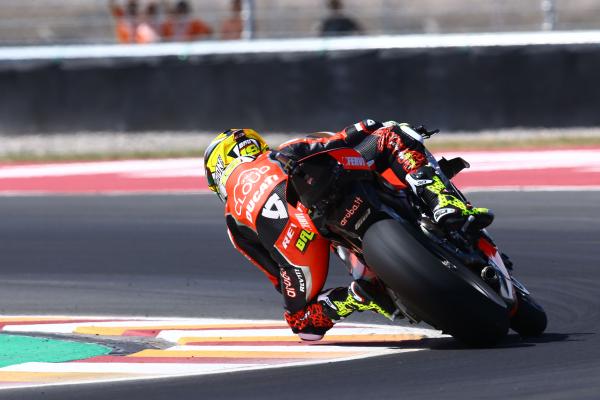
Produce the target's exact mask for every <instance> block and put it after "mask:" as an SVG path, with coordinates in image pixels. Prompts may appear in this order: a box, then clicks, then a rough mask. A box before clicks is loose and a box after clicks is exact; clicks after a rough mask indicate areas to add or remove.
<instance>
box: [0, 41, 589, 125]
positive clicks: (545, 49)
mask: <svg viewBox="0 0 600 400" xmlns="http://www.w3.org/2000/svg"><path fill="white" fill-rule="evenodd" d="M599 43H600V31H588V32H550V33H545V32H539V33H537V32H536V33H502V34H479V35H475V34H463V35H407V36H389V37H359V38H337V39H295V40H260V41H258V40H257V41H231V42H198V43H191V44H179V43H170V44H159V45H138V46H119V45H114V46H107V45H104V46H62V47H52V46H50V47H30V48H3V49H0V132H4V133H18V132H56V131H60V132H70V131H81V130H90V131H92V130H93V131H99V130H107V131H108V130H110V131H141V130H144V131H148V130H163V129H169V130H219V129H222V128H224V127H230V126H253V127H256V128H258V129H261V130H266V131H271V130H272V131H292V132H294V131H308V130H315V129H321V130H322V129H327V130H335V129H337V128H339V127H340V126H343V125H345V124H347V123H350V122H352V121H354V120H355V119H357V118H362V117H367V116H368V117H372V118H385V119H390V118H395V119H401V120H408V121H415V122H416V121H421V122H424V123H427V124H429V125H431V126H439V127H442V128H445V129H451V130H458V129H461V130H477V129H481V128H501V127H512V126H590V125H597V124H599V123H600V113H598V112H597V105H598V104H600V101H599V100H600V91H598V90H597V89H596V88H598V87H600V76H598V74H597V71H598V70H599V68H600V46H598V44H599Z"/></svg>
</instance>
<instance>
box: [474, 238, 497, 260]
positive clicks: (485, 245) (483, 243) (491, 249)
mask: <svg viewBox="0 0 600 400" xmlns="http://www.w3.org/2000/svg"><path fill="white" fill-rule="evenodd" d="M477 245H478V246H479V249H480V250H481V251H483V254H485V255H486V256H488V257H490V258H492V257H494V256H495V255H496V253H497V252H498V249H497V248H496V246H494V245H493V244H491V243H490V242H489V241H488V240H486V239H484V238H480V239H479V242H478V243H477Z"/></svg>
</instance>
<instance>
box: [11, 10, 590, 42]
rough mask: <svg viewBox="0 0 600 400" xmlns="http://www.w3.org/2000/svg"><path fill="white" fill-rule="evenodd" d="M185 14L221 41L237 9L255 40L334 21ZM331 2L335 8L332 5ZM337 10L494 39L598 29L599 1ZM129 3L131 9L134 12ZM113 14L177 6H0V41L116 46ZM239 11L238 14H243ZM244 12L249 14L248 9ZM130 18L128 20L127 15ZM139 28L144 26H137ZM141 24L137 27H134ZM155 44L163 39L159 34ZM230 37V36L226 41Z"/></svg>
mask: <svg viewBox="0 0 600 400" xmlns="http://www.w3.org/2000/svg"><path fill="white" fill-rule="evenodd" d="M185 3H186V4H187V7H188V8H189V10H190V14H191V15H193V16H195V17H196V18H198V19H201V20H202V21H203V22H204V23H206V24H207V26H209V27H211V28H212V29H213V32H212V33H210V34H208V35H206V37H203V39H207V40H215V39H221V38H223V36H224V35H222V34H221V33H222V32H221V30H220V29H219V28H220V27H221V26H222V25H223V22H224V21H226V20H228V19H231V17H232V16H233V15H234V14H235V12H234V11H233V10H234V9H235V8H236V7H238V8H241V9H244V8H246V9H247V8H248V7H252V9H253V10H252V14H253V15H252V23H253V36H254V37H256V38H291V37H315V36H319V35H320V34H321V31H320V29H319V28H320V27H321V23H322V21H324V20H325V19H327V18H328V17H329V16H330V14H331V3H332V2H330V1H326V0H303V1H301V2H300V1H293V0H254V1H239V2H237V3H240V4H239V5H237V6H236V4H235V3H236V1H233V2H232V1H230V0H211V1H206V0H188V1H187V2H185ZM334 3H335V2H334ZM338 3H340V6H341V7H340V9H341V10H343V12H344V13H345V14H347V16H348V17H349V18H352V19H353V20H354V21H355V22H356V23H358V24H359V25H360V27H361V33H363V34H366V35H381V34H386V35H395V34H406V33H444V32H446V33H449V32H499V31H526V30H530V31H532V30H540V29H560V30H566V29H594V28H597V27H598V25H599V24H600V2H599V1H597V0H569V1H565V0H562V1H561V0H420V1H414V0H366V1H365V0H345V1H340V2H338ZM132 4H135V5H134V6H132ZM115 7H122V9H123V12H124V13H125V14H127V11H128V10H131V9H132V7H133V8H135V13H133V15H134V16H135V17H136V18H138V19H140V20H150V21H149V22H150V24H151V25H153V26H154V27H156V26H158V25H161V24H163V23H164V22H165V20H167V19H168V18H169V17H170V15H171V14H173V12H174V11H175V10H176V8H177V7H178V2H177V1H175V0H170V1H151V0H139V1H134V2H129V1H127V0H125V1H115V2H112V3H111V2H108V1H107V0H23V1H10V0H1V1H0V42H1V43H2V44H4V45H25V44H66V43H71V44H72V43H114V42H115V41H119V40H120V39H122V38H119V37H118V36H117V35H116V34H115V29H116V25H117V24H118V23H119V21H118V18H115V17H114V9H115ZM241 11H243V10H241ZM247 11H249V10H247ZM126 17H127V16H126ZM140 22H141V21H140ZM138 23H139V22H138ZM155 33H156V37H155V38H154V40H165V39H166V38H164V37H162V35H161V34H160V33H161V32H160V28H159V29H157V32H155ZM233 36H234V35H233V34H231V35H230V36H229V37H230V38H235V37H233Z"/></svg>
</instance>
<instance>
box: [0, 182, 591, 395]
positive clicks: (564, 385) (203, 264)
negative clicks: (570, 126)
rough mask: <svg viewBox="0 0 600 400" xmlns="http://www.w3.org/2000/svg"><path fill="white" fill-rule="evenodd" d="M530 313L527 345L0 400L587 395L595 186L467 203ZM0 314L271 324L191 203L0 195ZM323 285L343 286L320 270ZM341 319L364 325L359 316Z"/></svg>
mask: <svg viewBox="0 0 600 400" xmlns="http://www.w3.org/2000/svg"><path fill="white" fill-rule="evenodd" d="M470 197H471V199H472V200H473V202H474V203H475V204H478V205H485V206H489V207H491V208H493V209H494V211H495V212H496V215H497V220H496V222H495V223H494V225H493V226H492V228H491V229H490V232H491V233H492V235H493V236H494V237H495V239H496V241H497V242H498V243H499V244H500V246H501V248H502V249H503V250H504V251H505V252H507V253H509V254H510V255H511V257H512V259H513V260H514V262H515V270H516V275H517V276H518V277H519V278H521V280H522V281H523V282H524V283H525V284H526V285H527V286H528V287H529V289H530V290H531V291H532V292H533V294H534V295H535V296H536V297H537V298H538V300H539V301H540V302H541V303H542V304H543V305H544V306H545V308H546V310H547V312H548V315H549V319H550V323H549V326H548V330H547V333H546V334H545V335H544V336H542V337H541V338H539V339H535V340H525V341H524V340H521V339H520V338H519V337H518V336H516V335H511V336H509V338H508V339H507V340H506V341H505V342H504V343H502V345H501V346H499V347H497V348H494V349H466V348H462V347H461V346H460V345H457V344H456V343H455V342H454V341H452V340H451V339H431V340H429V341H427V342H425V343H424V344H423V346H424V347H425V348H427V349H428V350H426V351H420V352H414V353H404V354H396V355H392V356H385V357H381V358H374V359H365V360H358V361H350V362H344V363H335V364H326V365H319V366H312V367H294V368H284V369H279V370H263V371H252V372H242V373H232V374H224V375H212V376H203V377H187V378H177V379H166V380H164V379H163V380H155V381H140V382H123V383H113V384H91V385H76V386H56V387H43V388H31V389H19V390H11V391H2V392H1V393H0V399H4V398H14V399H71V398H73V399H75V398H77V399H81V398H84V399H86V400H92V399H128V400H136V399H145V400H147V399H199V398H200V399H248V398H258V399H303V400H305V399H307V398H309V399H321V398H324V399H330V398H333V399H344V400H353V399H365V398H367V399H399V398H401V399H404V398H406V399H466V398H468V399H474V398H477V399H504V398H527V399H544V400H547V399H598V398H600V337H599V332H600V262H599V261H598V259H599V257H600V192H587V193H584V192H562V193H550V192H540V193H515V192H499V193H473V194H471V195H470ZM0 268H1V271H2V277H1V279H0V314H46V313H47V314H62V315H65V314H66V315H69V314H72V315H82V314H88V315H89V314H91V315H139V316H189V317H231V318H236V317H241V318H257V319H260V318H263V319H266V318H268V319H273V318H279V317H280V315H281V300H280V296H279V294H278V293H277V292H275V291H274V290H273V289H272V288H270V287H269V284H268V281H267V280H266V279H265V278H264V277H263V276H262V275H261V273H260V272H258V271H257V270H256V269H255V268H254V267H253V266H251V265H250V264H249V263H247V262H246V261H245V260H244V259H243V258H242V257H241V256H240V255H238V254H237V253H236V252H235V251H234V250H233V249H232V248H231V246H230V245H229V243H228V240H227V237H226V234H225V231H224V226H223V218H222V207H221V205H220V204H219V203H218V200H217V199H215V198H213V197H212V196H207V195H186V196H115V197H110V196H106V197H94V196H89V197H85V196H84V197H77V196H72V197H4V198H0ZM330 277H331V283H330V284H331V285H337V284H343V283H344V282H347V277H346V274H345V271H344V270H343V268H342V267H340V265H339V264H337V263H333V265H332V269H331V273H330ZM351 321H360V322H367V321H368V322H380V323H385V321H384V320H382V319H379V318H377V316H374V315H373V316H372V315H360V316H359V317H358V318H352V319H351Z"/></svg>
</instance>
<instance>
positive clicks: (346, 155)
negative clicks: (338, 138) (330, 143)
mask: <svg viewBox="0 0 600 400" xmlns="http://www.w3.org/2000/svg"><path fill="white" fill-rule="evenodd" d="M329 155H330V156H332V157H333V158H335V159H336V160H337V161H338V162H339V163H340V164H342V166H343V167H344V168H345V169H348V170H366V171H368V170H370V169H371V167H370V166H369V164H368V163H367V160H365V158H364V157H363V156H362V155H361V154H360V153H359V152H358V151H356V150H354V149H351V148H344V149H339V150H332V151H330V152H329Z"/></svg>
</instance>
